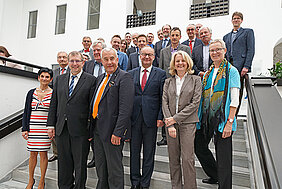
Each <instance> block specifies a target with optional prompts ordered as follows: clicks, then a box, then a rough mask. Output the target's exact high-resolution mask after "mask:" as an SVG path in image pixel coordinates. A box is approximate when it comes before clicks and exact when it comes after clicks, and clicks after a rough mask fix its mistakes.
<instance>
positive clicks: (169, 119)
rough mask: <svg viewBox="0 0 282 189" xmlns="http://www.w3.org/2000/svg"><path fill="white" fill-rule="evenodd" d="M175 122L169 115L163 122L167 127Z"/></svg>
mask: <svg viewBox="0 0 282 189" xmlns="http://www.w3.org/2000/svg"><path fill="white" fill-rule="evenodd" d="M175 123H176V121H175V120H174V119H173V117H169V118H166V119H165V124H166V126H167V127H169V126H171V125H173V124H175Z"/></svg>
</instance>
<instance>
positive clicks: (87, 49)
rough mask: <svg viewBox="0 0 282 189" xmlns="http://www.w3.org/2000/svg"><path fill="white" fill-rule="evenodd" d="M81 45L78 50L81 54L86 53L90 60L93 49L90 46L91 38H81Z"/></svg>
mask: <svg viewBox="0 0 282 189" xmlns="http://www.w3.org/2000/svg"><path fill="white" fill-rule="evenodd" d="M82 45H83V49H82V50H80V51H79V52H80V53H82V54H87V55H88V56H89V57H90V60H93V59H94V57H93V50H92V49H91V48H90V47H91V45H92V41H91V38H90V37H88V36H85V37H83V39H82Z"/></svg>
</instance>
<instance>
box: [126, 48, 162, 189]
mask: <svg viewBox="0 0 282 189" xmlns="http://www.w3.org/2000/svg"><path fill="white" fill-rule="evenodd" d="M154 54H155V52H154V49H153V48H151V47H148V46H146V47H144V48H142V49H141V53H140V58H141V62H142V66H141V67H138V68H135V69H133V70H131V71H129V73H130V74H132V76H133V80H134V86H135V98H134V106H133V114H132V116H131V124H132V136H131V141H130V180H131V184H132V187H131V188H132V189H139V188H140V187H141V188H144V189H145V188H149V186H150V181H151V176H152V173H153V170H154V155H155V149H156V138H157V128H158V127H161V126H163V125H164V124H163V121H162V120H163V114H162V105H161V102H162V93H163V84H164V81H165V79H166V73H165V71H163V70H161V69H159V68H157V67H154V66H152V63H153V60H154ZM142 146H143V163H142V165H143V166H142V174H140V153H141V148H142Z"/></svg>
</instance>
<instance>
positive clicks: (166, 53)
mask: <svg viewBox="0 0 282 189" xmlns="http://www.w3.org/2000/svg"><path fill="white" fill-rule="evenodd" d="M178 50H182V51H185V52H187V53H188V54H189V56H190V57H191V49H190V47H188V46H186V45H182V44H179V46H178ZM170 60H171V45H169V46H168V47H166V48H164V49H162V50H161V55H160V60H159V67H160V68H161V69H163V70H164V71H166V76H167V77H171V75H170V74H169V67H170Z"/></svg>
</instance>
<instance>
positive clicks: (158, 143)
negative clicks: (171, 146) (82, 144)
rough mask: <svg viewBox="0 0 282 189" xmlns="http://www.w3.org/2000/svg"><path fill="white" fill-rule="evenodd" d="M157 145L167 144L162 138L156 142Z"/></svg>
mask: <svg viewBox="0 0 282 189" xmlns="http://www.w3.org/2000/svg"><path fill="white" fill-rule="evenodd" d="M157 145H158V146H161V145H167V141H166V139H164V138H163V139H162V140H160V141H159V142H157Z"/></svg>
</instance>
